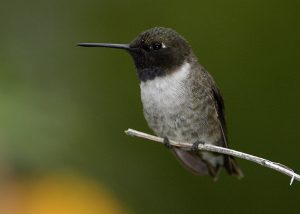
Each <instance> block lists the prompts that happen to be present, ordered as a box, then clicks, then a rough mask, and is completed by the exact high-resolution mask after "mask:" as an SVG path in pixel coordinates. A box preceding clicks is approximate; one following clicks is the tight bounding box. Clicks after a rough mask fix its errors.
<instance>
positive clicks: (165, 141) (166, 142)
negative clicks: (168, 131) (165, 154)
mask: <svg viewBox="0 0 300 214" xmlns="http://www.w3.org/2000/svg"><path fill="white" fill-rule="evenodd" d="M163 144H164V145H165V147H167V148H168V149H171V148H172V147H173V146H172V145H171V144H170V141H169V138H167V137H164V142H163Z"/></svg>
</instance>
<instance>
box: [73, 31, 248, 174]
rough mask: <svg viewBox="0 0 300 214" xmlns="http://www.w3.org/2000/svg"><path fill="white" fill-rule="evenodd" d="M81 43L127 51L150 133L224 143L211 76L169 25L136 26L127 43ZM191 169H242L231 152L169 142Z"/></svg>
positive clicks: (220, 101)
mask: <svg viewBox="0 0 300 214" xmlns="http://www.w3.org/2000/svg"><path fill="white" fill-rule="evenodd" d="M78 45H79V46H85V47H107V48H118V49H124V50H126V51H127V52H129V54H130V55H131V56H132V58H133V60H134V63H135V67H136V70H137V74H138V78H139V84H140V89H141V99H142V103H143V108H144V116H145V119H146V120H147V122H148V125H149V127H150V128H151V129H152V130H153V131H154V133H155V134H156V135H158V136H160V137H163V138H164V139H165V143H166V145H168V139H171V140H174V141H178V142H186V143H190V144H193V145H194V148H196V146H197V144H198V143H207V144H212V145H217V146H222V147H228V144H227V130H226V123H225V114H224V102H223V98H222V96H221V94H220V91H219V89H218V87H217V86H216V83H215V81H214V79H213V78H212V76H211V75H210V74H209V73H208V72H207V71H206V70H205V68H204V67H203V66H201V65H200V64H199V63H198V60H197V57H196V56H195V55H194V53H193V51H192V49H191V47H190V46H189V44H188V42H187V41H186V40H185V39H184V38H183V37H182V36H180V35H179V34H178V33H177V32H176V31H174V30H173V29H170V28H163V27H155V28H152V29H149V30H146V31H144V32H142V33H141V34H140V35H139V36H138V37H137V38H135V39H134V40H133V41H132V42H131V43H130V44H106V43H79V44H78ZM171 149H172V151H173V152H174V154H175V155H176V157H177V158H178V159H179V160H180V162H181V163H182V164H183V165H184V166H185V167H186V168H187V169H189V170H191V171H192V172H193V173H195V174H197V175H211V176H212V177H214V178H217V176H218V174H219V171H220V167H221V166H224V167H225V168H226V170H227V172H228V173H229V174H230V175H235V176H237V177H242V176H243V173H242V171H241V170H240V168H239V167H238V165H237V164H236V162H235V160H234V158H233V157H231V156H227V155H221V154H216V153H211V152H204V151H198V150H196V149H193V150H184V149H179V148H171Z"/></svg>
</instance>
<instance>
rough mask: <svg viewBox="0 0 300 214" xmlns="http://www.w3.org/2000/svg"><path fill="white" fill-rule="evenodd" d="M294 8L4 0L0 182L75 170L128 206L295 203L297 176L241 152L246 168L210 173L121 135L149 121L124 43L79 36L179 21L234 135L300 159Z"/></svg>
mask: <svg viewBox="0 0 300 214" xmlns="http://www.w3.org/2000/svg"><path fill="white" fill-rule="evenodd" d="M299 21H300V2H299V1H297V0H286V1H279V0H277V1H274V0H273V1H271V0H266V1H261V0H248V1H246V0H243V1H240V0H229V1H222V0H212V1H165V0H162V1H141V0H131V1H128V0H124V1H115V0H109V1H108V0H98V1H95V0H85V1H77V0H75V1H74V0H73V1H70V0H52V1H43V0H40V1H37V0H35V1H34V0H27V1H21V0H9V1H8V0H2V1H1V9H0V24H1V25H0V26H1V34H0V47H1V48H0V60H1V61H0V103H1V104H0V155H1V156H0V157H1V158H0V160H1V169H0V170H1V171H2V174H3V177H5V178H6V179H2V180H6V181H3V182H4V183H5V182H7V180H11V177H13V178H17V179H21V180H22V179H23V178H24V177H26V179H28V178H30V179H33V178H34V179H37V178H38V177H39V176H41V175H46V174H49V173H51V172H56V171H60V172H61V171H62V172H63V173H65V174H72V173H74V174H77V175H80V176H83V177H87V178H88V179H93V180H95V182H96V183H99V184H101V185H103V186H105V188H106V189H107V191H108V192H110V193H111V194H112V195H114V197H115V198H116V200H118V203H120V204H122V206H124V207H126V209H127V210H129V211H128V212H129V213H144V214H148V213H149V214H150V213H157V214H159V213H174V214H175V213H178V214H179V213H200V212H202V213H204V212H209V213H217V212H222V213H241V212H242V213H254V212H255V213H267V212H272V213H282V212H285V213H300V208H299V194H300V189H299V187H300V186H299V183H297V182H295V183H294V184H293V186H292V187H290V186H289V178H288V177H286V176H284V175H281V174H279V173H277V172H274V171H272V170H269V169H266V168H262V167H260V166H258V165H255V164H253V163H250V162H247V161H243V160H239V164H240V166H241V168H242V169H243V171H244V173H245V178H244V179H242V180H237V179H235V178H232V177H229V176H227V174H226V173H225V172H224V171H223V172H222V174H221V176H220V179H219V181H218V182H213V181H212V179H211V178H209V177H197V176H194V175H192V174H190V173H188V172H187V171H185V169H183V168H182V167H181V166H180V164H178V162H177V161H176V160H175V158H174V157H173V156H172V154H171V153H170V152H169V151H168V150H167V149H165V148H164V147H163V146H160V145H157V144H155V143H148V142H146V141H145V140H141V139H138V138H130V137H128V136H126V135H125V134H124V130H125V129H127V128H135V129H138V130H141V131H145V132H151V131H150V130H149V128H148V127H147V124H146V122H145V120H144V117H143V114H142V106H141V101H140V97H139V86H138V81H137V77H136V73H135V70H134V65H133V63H132V60H131V58H130V56H129V55H128V54H126V53H125V52H123V51H118V50H111V49H100V48H99V49H96V48H91V49H87V48H80V47H76V43H78V42H113V43H128V42H130V41H131V40H132V39H133V38H134V37H135V36H136V35H137V34H138V33H140V32H141V31H144V30H146V29H148V28H151V27H154V26H165V27H172V28H174V29H176V30H177V31H178V32H179V33H180V34H182V35H184V37H186V39H187V40H188V41H189V42H190V44H191V46H192V47H193V50H194V52H195V53H196V55H197V56H198V57H199V61H200V63H201V64H203V65H204V66H205V67H206V68H207V69H208V71H209V72H210V73H211V74H212V75H213V76H214V78H215V80H216V81H217V83H218V85H219V87H220V88H221V91H222V93H223V95H224V99H225V104H226V112H227V121H228V126H229V134H230V145H231V147H232V148H235V149H237V150H241V151H245V152H248V153H251V154H255V155H258V156H262V157H265V158H269V159H271V160H274V161H277V162H280V163H283V164H286V165H288V166H289V167H291V168H293V169H295V170H296V171H298V172H300V157H299V149H300V146H299V131H300V129H299V128H300V126H299V120H300V113H299V108H300V102H299V98H300V94H299V89H300V86H299V82H300V60H299V56H300V23H299ZM8 191H9V190H8ZM124 209H125V208H124ZM87 214H89V213H87Z"/></svg>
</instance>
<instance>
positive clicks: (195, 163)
mask: <svg viewBox="0 0 300 214" xmlns="http://www.w3.org/2000/svg"><path fill="white" fill-rule="evenodd" d="M173 151H174V153H175V156H176V157H177V158H178V160H179V161H180V162H181V163H182V165H183V166H184V167H185V168H186V169H188V170H189V171H191V172H192V173H194V174H196V175H200V176H202V175H210V176H212V177H213V178H214V180H217V178H218V175H219V172H220V165H217V166H213V165H211V164H210V163H209V162H207V161H206V160H204V159H203V158H202V157H201V156H200V155H199V154H195V153H193V152H190V151H184V150H182V149H178V148H174V149H173ZM224 159H225V161H224V167H225V168H226V170H227V172H228V174H230V175H233V176H236V177H237V178H242V177H243V172H242V171H241V169H240V168H239V167H238V165H237V163H236V161H235V160H234V158H233V157H231V156H227V155H226V156H224Z"/></svg>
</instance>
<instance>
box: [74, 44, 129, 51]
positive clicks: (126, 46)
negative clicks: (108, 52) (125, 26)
mask: <svg viewBox="0 0 300 214" xmlns="http://www.w3.org/2000/svg"><path fill="white" fill-rule="evenodd" d="M77 45H78V46H82V47H104V48H117V49H124V50H127V51H130V50H132V49H131V48H130V47H129V45H127V44H109V43H78V44H77Z"/></svg>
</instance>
